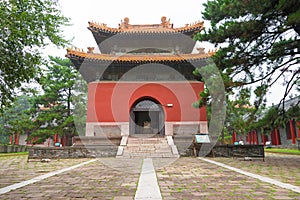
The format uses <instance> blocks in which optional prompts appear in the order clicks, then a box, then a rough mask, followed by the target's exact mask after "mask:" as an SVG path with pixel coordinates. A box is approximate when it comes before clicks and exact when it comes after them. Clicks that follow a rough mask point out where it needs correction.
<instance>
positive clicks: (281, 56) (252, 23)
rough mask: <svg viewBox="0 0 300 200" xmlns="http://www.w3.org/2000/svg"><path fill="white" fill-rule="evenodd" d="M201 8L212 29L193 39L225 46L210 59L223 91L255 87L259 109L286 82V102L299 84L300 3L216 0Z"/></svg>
mask: <svg viewBox="0 0 300 200" xmlns="http://www.w3.org/2000/svg"><path fill="white" fill-rule="evenodd" d="M204 6H205V11H204V12H203V15H204V18H205V19H206V20H210V22H211V25H212V27H211V29H209V30H206V31H205V32H203V33H200V34H198V35H197V36H196V39H198V40H201V41H209V42H212V43H214V44H216V45H218V44H223V46H224V47H222V48H221V49H220V50H219V51H218V52H217V53H216V55H215V56H214V57H213V60H214V62H215V63H216V65H217V66H218V68H219V70H220V71H221V73H222V76H223V78H224V83H225V87H226V89H227V91H228V92H229V91H231V92H232V91H233V88H241V87H247V86H249V85H252V86H254V87H255V89H254V91H255V96H256V98H255V103H254V105H255V107H256V108H258V107H259V106H260V105H262V104H263V103H264V101H263V99H264V97H265V95H266V93H267V91H268V90H269V88H270V87H272V86H273V85H274V84H275V82H277V81H278V80H279V79H282V78H284V79H285V82H284V84H285V86H286V90H285V94H284V96H283V99H284V98H285V97H286V96H287V95H288V94H289V93H290V91H291V90H292V88H293V87H294V86H295V85H296V84H297V80H299V59H300V58H299V52H300V51H299V47H300V41H299V40H300V37H299V34H300V31H299V28H300V17H299V16H300V15H299V14H300V2H299V1H298V0H272V1H269V0H263V1H261V0H251V1H250V0H246V1H239V0H215V1H208V2H207V3H206V4H204ZM295 16H298V18H297V17H295Z"/></svg>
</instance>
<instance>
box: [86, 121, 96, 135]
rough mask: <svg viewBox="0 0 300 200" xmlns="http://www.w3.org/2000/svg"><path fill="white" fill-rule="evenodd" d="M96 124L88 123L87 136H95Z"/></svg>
mask: <svg viewBox="0 0 300 200" xmlns="http://www.w3.org/2000/svg"><path fill="white" fill-rule="evenodd" d="M94 131H95V129H94V124H92V123H86V129H85V136H94Z"/></svg>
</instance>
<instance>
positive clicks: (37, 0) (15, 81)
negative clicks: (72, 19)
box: [0, 0, 68, 108]
mask: <svg viewBox="0 0 300 200" xmlns="http://www.w3.org/2000/svg"><path fill="white" fill-rule="evenodd" d="M57 4H58V3H57V1H55V0H3V1H0V19H1V20H0V27H1V29H0V57H1V61H0V65H1V70H0V107H1V108H3V107H5V106H6V105H9V104H10V103H11V100H12V99H13V97H14V95H15V94H14V89H15V88H20V87H21V84H22V83H23V82H29V81H30V80H31V79H33V78H34V77H35V76H36V75H37V73H38V71H39V66H40V65H41V64H42V62H43V59H42V56H41V48H43V47H45V46H46V45H48V44H49V43H53V44H55V45H64V44H65V43H66V42H67V41H66V40H65V39H63V37H62V35H61V29H60V27H61V26H62V25H65V24H66V23H67V21H68V19H67V18H65V17H63V16H62V15H61V13H60V11H59V9H58V5H57Z"/></svg>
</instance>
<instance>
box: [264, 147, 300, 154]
mask: <svg viewBox="0 0 300 200" xmlns="http://www.w3.org/2000/svg"><path fill="white" fill-rule="evenodd" d="M265 152H269V153H284V154H293V155H300V150H298V149H276V148H270V149H267V148H266V149H265Z"/></svg>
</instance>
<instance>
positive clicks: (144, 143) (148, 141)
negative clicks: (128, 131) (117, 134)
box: [117, 136, 179, 158]
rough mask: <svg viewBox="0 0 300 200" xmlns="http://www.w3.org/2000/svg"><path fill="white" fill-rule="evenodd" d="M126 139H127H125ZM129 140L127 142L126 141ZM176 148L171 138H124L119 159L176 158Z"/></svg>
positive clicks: (118, 155) (118, 154) (177, 155)
mask: <svg viewBox="0 0 300 200" xmlns="http://www.w3.org/2000/svg"><path fill="white" fill-rule="evenodd" d="M124 137H125V138H124ZM126 140H127V141H126ZM176 157H179V154H178V151H177V148H176V146H175V145H174V143H173V140H170V138H167V137H162V138H159V137H158V138H137V137H128V136H123V138H122V142H121V145H120V146H119V149H118V153H117V158H176Z"/></svg>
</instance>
